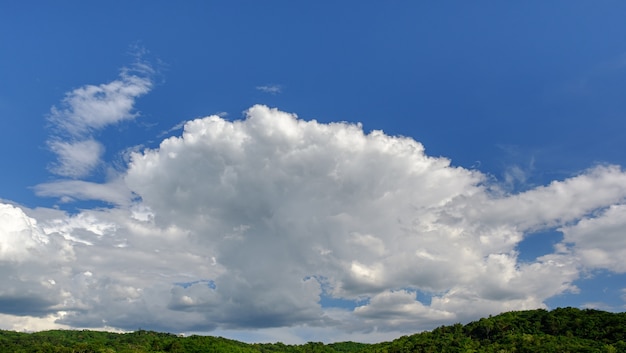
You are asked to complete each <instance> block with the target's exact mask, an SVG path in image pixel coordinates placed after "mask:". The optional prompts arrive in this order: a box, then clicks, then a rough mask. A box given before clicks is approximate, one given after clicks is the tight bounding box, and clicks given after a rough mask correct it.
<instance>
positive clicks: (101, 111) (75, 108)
mask: <svg viewBox="0 0 626 353" xmlns="http://www.w3.org/2000/svg"><path fill="white" fill-rule="evenodd" d="M135 67H136V68H137V66H135ZM139 69H140V70H138V71H137V70H135V72H133V71H132V70H130V69H123V70H122V72H121V73H120V77H119V78H118V79H117V80H114V81H111V82H109V83H106V84H101V85H98V86H95V85H86V86H83V87H80V88H77V89H74V90H73V91H71V92H69V93H67V94H66V96H65V98H64V99H63V101H62V104H61V108H57V107H52V109H51V111H50V121H51V122H52V123H53V124H55V125H56V126H57V128H58V129H60V130H61V131H62V133H64V134H68V135H70V136H72V137H83V136H87V135H89V134H90V133H92V132H93V131H95V130H99V129H102V128H103V127H105V126H107V125H111V124H115V123H117V122H119V121H122V120H129V119H134V118H135V117H136V116H137V114H136V113H133V107H134V104H135V99H136V98H137V97H139V96H142V95H144V94H146V93H148V92H149V91H150V89H151V88H152V81H151V80H150V78H149V76H147V75H149V74H150V73H151V69H150V68H149V67H148V66H145V65H142V66H141V67H139Z"/></svg>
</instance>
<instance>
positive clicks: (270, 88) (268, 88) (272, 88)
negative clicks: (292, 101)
mask: <svg viewBox="0 0 626 353" xmlns="http://www.w3.org/2000/svg"><path fill="white" fill-rule="evenodd" d="M256 89H257V90H259V91H261V92H265V93H269V94H279V93H281V92H282V86H281V85H263V86H257V87H256Z"/></svg>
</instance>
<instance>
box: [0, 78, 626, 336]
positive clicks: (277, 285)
mask: <svg viewBox="0 0 626 353" xmlns="http://www.w3.org/2000/svg"><path fill="white" fill-rule="evenodd" d="M122 81H123V80H122ZM129 82H134V83H135V84H137V82H136V81H135V80H131V81H129ZM113 86H114V87H116V88H115V89H113V88H111V90H112V91H114V92H127V93H124V94H127V96H128V97H131V96H132V97H135V96H136V95H139V94H143V93H144V90H145V89H148V88H149V86H146V85H144V86H141V85H135V86H132V85H131V86H132V87H134V88H132V89H131V88H128V87H126V86H125V84H123V83H122V84H119V85H113ZM113 86H112V87H113ZM122 87H126V88H127V89H123V88H122ZM138 87H144V89H143V90H142V89H139V88H138ZM98 89H99V90H104V91H105V92H109V89H108V88H106V89H105V88H104V87H103V86H100V87H99V88H98ZM98 89H96V90H98ZM84 91H85V92H86V91H89V90H88V89H85V90H84ZM81 92H83V91H81ZM128 92H130V93H128ZM124 94H123V96H124ZM81 95H82V93H81V94H79V95H78V96H81ZM122 100H123V99H122ZM128 102H130V101H128ZM115 106H116V108H112V110H111V111H113V110H115V111H116V112H117V113H115V114H117V115H115V114H113V113H112V115H110V116H109V115H106V114H105V115H102V117H101V120H102V121H103V122H97V123H96V122H93V121H92V120H90V119H86V118H78V117H76V118H70V117H73V116H74V115H72V114H70V113H64V114H65V115H63V116H65V117H66V119H65V120H63V121H65V122H67V123H68V127H66V128H65V130H66V131H67V132H68V133H71V134H73V133H74V132H73V131H76V134H78V135H77V136H88V135H84V134H88V132H89V131H91V130H93V129H97V128H100V127H101V126H104V124H105V123H107V124H108V123H110V122H114V121H119V120H120V119H126V118H132V114H130V113H128V112H129V111H130V110H129V109H130V107H132V104H130V103H129V104H125V105H120V106H118V105H115ZM120 107H121V108H120ZM118 108H119V109H118ZM98 109H99V108H98ZM98 109H96V110H98ZM105 110H106V111H109V110H108V109H105ZM114 115H115V116H117V117H118V118H114V117H113V116H114ZM76 116H78V115H76ZM72 119H75V120H72ZM98 121H100V120H98ZM70 122H71V124H70ZM59 124H60V126H63V124H61V123H59ZM74 124H75V125H76V126H75V127H69V126H70V125H71V126H74ZM68 156H69V154H68ZM77 158H78V157H77ZM72 163H74V162H68V163H67V165H68V168H69V166H71V169H72V170H74V171H79V170H80V168H79V167H78V166H79V165H80V166H84V165H85V163H84V162H82V161H81V160H80V159H78V161H77V162H75V163H76V164H72ZM87 169H88V168H87ZM66 175H68V176H69V174H66ZM77 175H80V173H78V172H76V173H75V174H74V176H77ZM119 182H120V183H122V184H123V185H122V186H123V187H122V186H120V187H119V189H120V190H121V189H123V188H127V189H128V190H130V191H132V193H134V195H138V196H139V199H137V200H135V202H133V203H130V201H129V202H126V203H124V202H117V204H119V205H122V204H124V206H117V207H115V208H111V209H98V210H85V211H83V212H80V213H78V214H76V215H71V216H70V215H67V214H65V213H63V212H61V211H58V210H47V209H26V208H23V207H18V206H14V205H8V204H3V205H2V207H0V218H1V219H2V222H0V227H2V228H0V234H2V237H1V238H0V270H1V271H3V273H4V275H5V276H4V278H9V280H8V281H7V283H6V284H5V285H4V286H3V289H2V290H1V291H0V313H1V314H4V316H3V317H5V318H7V319H6V320H4V326H5V328H12V327H21V326H18V324H20V325H22V324H21V323H22V322H23V318H29V319H31V320H39V321H38V322H40V325H43V324H42V323H45V322H47V323H49V325H64V326H63V327H89V328H102V327H109V328H117V329H128V330H134V329H137V328H138V327H141V328H145V329H156V330H166V331H172V332H219V333H224V332H226V333H230V334H233V332H244V331H247V332H251V331H254V332H265V333H267V335H268V336H265V337H267V339H269V340H272V339H276V340H279V339H284V336H281V335H287V336H288V337H289V340H290V341H296V342H297V341H306V340H308V339H309V338H310V337H309V336H307V333H303V332H305V331H303V330H308V331H306V332H309V333H310V332H315V333H316V335H317V336H316V337H318V339H319V340H325V341H333V340H345V339H356V340H376V339H384V338H392V337H396V336H398V335H399V334H405V333H411V332H415V331H419V330H423V329H431V328H433V327H436V326H437V325H441V324H445V323H455V322H459V321H461V322H463V321H468V320H472V319H476V318H478V317H480V316H484V315H489V314H495V313H499V312H501V311H504V310H520V309H529V308H538V307H545V301H546V300H547V299H549V298H551V297H553V296H555V295H559V294H562V293H566V292H575V291H576V290H577V289H576V287H575V286H574V284H573V282H574V281H575V280H576V279H578V278H579V277H580V275H581V273H583V271H585V270H587V269H605V270H608V271H613V272H616V273H623V272H625V271H626V267H624V265H623V264H622V263H621V262H620V261H619V259H621V258H622V256H623V255H624V253H625V252H626V243H624V241H623V234H622V232H621V229H623V228H624V221H623V220H624V219H625V217H624V212H625V211H624V210H625V206H624V200H625V198H626V173H624V171H622V170H621V168H620V167H618V166H597V167H594V168H591V169H589V170H587V171H584V172H582V173H581V174H579V175H576V176H573V177H571V178H569V179H566V180H561V181H553V182H552V183H550V184H549V185H545V186H541V187H537V188H534V189H531V190H528V191H525V192H523V193H517V194H509V193H507V192H505V191H502V190H500V189H498V188H497V186H495V185H491V184H490V183H489V178H488V177H487V176H486V175H484V174H482V173H480V172H479V171H476V170H468V169H464V168H460V167H454V166H451V164H450V161H449V160H447V159H445V158H441V157H431V156H428V155H427V154H426V153H425V149H424V147H423V146H422V145H421V144H420V143H419V142H417V141H415V140H413V139H410V138H406V137H396V136H388V135H386V134H385V133H383V132H381V131H372V132H370V133H365V132H364V131H363V129H362V127H361V126H360V125H358V124H349V123H331V124H322V123H318V122H316V121H305V120H302V119H299V118H298V117H297V116H295V115H293V114H289V113H285V112H282V111H279V110H277V109H271V108H268V107H266V106H262V105H257V106H254V107H252V108H250V109H249V110H248V111H247V112H246V118H245V119H243V120H237V121H228V120H226V119H224V118H221V117H219V116H210V117H206V118H202V119H196V120H193V121H189V122H187V123H185V126H184V131H183V133H182V134H181V135H180V136H174V137H170V138H168V139H165V140H163V141H162V143H161V144H160V146H159V147H158V148H155V149H148V150H145V151H142V152H137V153H133V154H132V156H131V159H130V162H129V164H128V168H127V170H126V172H125V173H124V176H123V178H121V179H120V180H119ZM116 195H117V196H115V197H119V198H122V199H123V198H124V196H123V195H124V193H123V192H119V193H118V194H116ZM93 197H102V196H98V195H95V196H93ZM127 197H128V196H127ZM103 198H104V197H103ZM554 227H557V228H559V229H560V230H561V231H562V233H563V240H562V242H560V243H559V244H558V245H557V246H556V247H555V249H554V252H553V253H550V254H546V255H544V256H541V257H539V258H537V259H536V260H535V261H531V262H528V261H520V260H519V259H518V251H517V247H518V245H519V243H520V242H521V241H522V240H523V239H524V238H525V237H526V236H527V235H528V234H529V233H531V232H536V231H538V230H542V229H551V228H554ZM333 302H341V303H348V304H350V303H351V305H332V304H329V303H333ZM12 325H13V326H12ZM276 328H280V329H281V330H282V332H283V333H282V334H281V335H278V334H275V332H276V331H273V330H275V329H276ZM284 332H289V333H290V334H285V333H284ZM233 335H234V334H233ZM281 337H282V338H281Z"/></svg>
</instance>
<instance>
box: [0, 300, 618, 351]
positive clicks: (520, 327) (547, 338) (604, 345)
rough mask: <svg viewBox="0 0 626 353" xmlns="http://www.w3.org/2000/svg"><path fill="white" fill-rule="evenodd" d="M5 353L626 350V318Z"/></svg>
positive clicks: (48, 345) (21, 342) (6, 337)
mask: <svg viewBox="0 0 626 353" xmlns="http://www.w3.org/2000/svg"><path fill="white" fill-rule="evenodd" d="M0 352H63V353H65V352H103V353H104V352H106V353H109V352H110V353H112V352H237V353H272V352H290V353H291V352H292V353H326V352H327V353H359V352H362V353H409V352H437V353H439V352H463V353H468V352H497V353H507V352H516V353H522V352H533V353H535V352H547V353H549V352H559V353H565V352H571V353H573V352H626V313H610V312H605V311H599V310H580V309H574V308H562V309H555V310H553V311H546V310H528V311H515V312H508V313H503V314H500V315H497V316H493V317H489V318H483V319H480V320H478V321H475V322H471V323H469V324H467V325H461V324H455V325H451V326H441V327H439V328H436V329H434V330H432V331H429V332H422V333H418V334H414V335H410V336H403V337H400V338H398V339H396V340H393V341H391V342H382V343H377V344H364V343H356V342H339V343H332V344H323V343H317V342H309V343H307V344H303V345H285V344H282V343H272V344H247V343H242V342H238V341H234V340H229V339H225V338H221V337H211V336H190V337H179V336H176V335H173V334H167V333H159V332H152V331H144V330H140V331H135V332H132V333H125V334H118V333H110V332H98V331H87V330H83V331H72V330H53V331H43V332H36V333H22V332H14V331H0Z"/></svg>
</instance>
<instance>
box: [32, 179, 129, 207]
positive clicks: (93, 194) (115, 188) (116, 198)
mask: <svg viewBox="0 0 626 353" xmlns="http://www.w3.org/2000/svg"><path fill="white" fill-rule="evenodd" d="M34 190H35V193H36V194H37V195H38V196H46V197H60V198H61V200H66V201H73V200H74V199H79V200H99V201H105V202H108V203H111V204H114V205H129V204H130V203H131V201H132V199H133V198H134V195H133V194H132V192H131V191H130V190H129V189H128V187H127V186H126V184H125V183H124V181H123V180H122V179H120V178H118V179H114V180H111V181H109V182H106V183H92V182H88V181H82V180H58V181H53V182H49V183H45V184H39V185H37V186H35V187H34Z"/></svg>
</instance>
